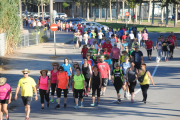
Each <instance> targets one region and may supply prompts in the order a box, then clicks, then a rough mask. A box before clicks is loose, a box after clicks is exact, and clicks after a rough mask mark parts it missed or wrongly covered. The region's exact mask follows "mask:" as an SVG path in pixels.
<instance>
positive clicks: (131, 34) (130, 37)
mask: <svg viewBox="0 0 180 120" xmlns="http://www.w3.org/2000/svg"><path fill="white" fill-rule="evenodd" d="M129 39H130V43H131V44H132V43H133V42H134V34H133V31H131V33H130V34H129Z"/></svg>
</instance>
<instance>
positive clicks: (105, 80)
mask: <svg viewBox="0 0 180 120" xmlns="http://www.w3.org/2000/svg"><path fill="white" fill-rule="evenodd" d="M107 82H108V78H102V87H106V86H107Z"/></svg>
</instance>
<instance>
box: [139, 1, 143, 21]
mask: <svg viewBox="0 0 180 120" xmlns="http://www.w3.org/2000/svg"><path fill="white" fill-rule="evenodd" d="M141 4H142V3H141V2H140V5H139V24H141Z"/></svg>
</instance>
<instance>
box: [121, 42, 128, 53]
mask: <svg viewBox="0 0 180 120" xmlns="http://www.w3.org/2000/svg"><path fill="white" fill-rule="evenodd" d="M122 46H123V51H125V47H126V46H128V42H127V40H126V39H125V40H124V43H122Z"/></svg>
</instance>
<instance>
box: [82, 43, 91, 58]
mask: <svg viewBox="0 0 180 120" xmlns="http://www.w3.org/2000/svg"><path fill="white" fill-rule="evenodd" d="M88 50H89V49H88V48H87V45H86V44H85V45H83V48H82V50H81V56H82V58H83V59H84V58H86V54H87V52H88Z"/></svg>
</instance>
